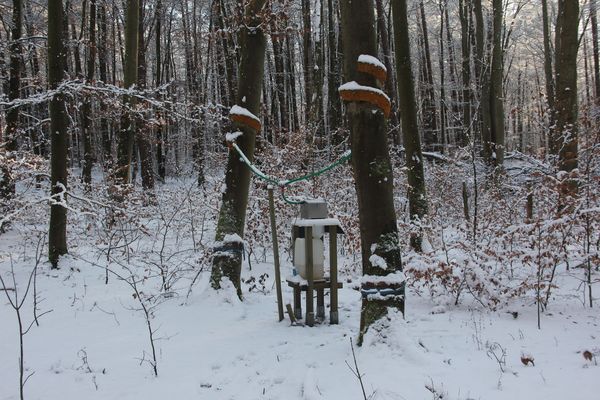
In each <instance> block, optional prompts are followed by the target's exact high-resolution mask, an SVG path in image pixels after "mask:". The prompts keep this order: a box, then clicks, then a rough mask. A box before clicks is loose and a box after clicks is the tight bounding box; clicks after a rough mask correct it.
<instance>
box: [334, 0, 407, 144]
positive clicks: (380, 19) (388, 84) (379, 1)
mask: <svg viewBox="0 0 600 400" xmlns="http://www.w3.org/2000/svg"><path fill="white" fill-rule="evenodd" d="M376 7H377V30H378V31H379V35H380V36H381V51H382V53H383V64H384V65H385V68H386V69H387V70H388V78H387V80H386V81H385V90H386V92H387V93H389V94H390V98H391V99H392V101H393V102H394V103H395V104H394V105H393V106H392V113H391V115H390V124H391V125H392V129H391V131H390V134H391V135H392V139H393V143H394V144H395V145H398V144H399V143H400V140H399V139H400V138H399V134H400V129H399V128H398V125H399V124H400V120H399V117H398V90H397V87H396V85H395V82H394V74H393V70H392V65H393V63H392V51H391V49H390V35H389V30H388V27H387V23H386V21H385V9H384V7H383V0H376ZM336 97H337V96H336Z"/></svg>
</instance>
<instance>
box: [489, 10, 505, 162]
mask: <svg viewBox="0 0 600 400" xmlns="http://www.w3.org/2000/svg"><path fill="white" fill-rule="evenodd" d="M502 14H503V10H502V0H493V18H494V23H493V33H492V38H493V39H492V71H491V77H490V83H491V85H490V99H489V101H490V110H491V128H492V132H491V137H492V154H491V156H492V159H491V160H489V161H491V162H492V163H493V164H494V165H495V166H501V165H502V164H503V163H504V144H505V143H504V142H505V139H504V135H505V134H504V89H503V87H502V81H503V72H502V71H503V53H504V50H503V48H502V25H503V17H502Z"/></svg>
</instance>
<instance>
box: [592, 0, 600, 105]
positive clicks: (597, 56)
mask: <svg viewBox="0 0 600 400" xmlns="http://www.w3.org/2000/svg"><path fill="white" fill-rule="evenodd" d="M590 17H591V24H592V51H593V56H594V83H595V85H594V97H595V98H596V104H598V105H600V50H599V49H598V46H599V45H600V44H599V43H598V15H597V9H596V0H590Z"/></svg>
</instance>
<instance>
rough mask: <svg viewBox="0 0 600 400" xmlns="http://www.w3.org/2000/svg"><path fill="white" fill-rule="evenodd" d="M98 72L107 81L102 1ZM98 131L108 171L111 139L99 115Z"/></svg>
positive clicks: (105, 30)
mask: <svg viewBox="0 0 600 400" xmlns="http://www.w3.org/2000/svg"><path fill="white" fill-rule="evenodd" d="M98 32H99V38H98V64H99V65H98V72H99V73H100V80H101V81H102V82H103V83H109V82H108V26H107V24H106V7H105V5H104V2H103V1H102V2H101V3H100V7H99V12H98ZM100 133H101V135H102V152H103V158H104V169H105V170H106V171H109V170H110V168H111V165H112V141H111V137H110V136H111V135H110V128H109V122H108V119H107V118H106V117H104V116H102V117H100Z"/></svg>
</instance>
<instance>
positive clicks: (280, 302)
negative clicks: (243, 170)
mask: <svg viewBox="0 0 600 400" xmlns="http://www.w3.org/2000/svg"><path fill="white" fill-rule="evenodd" d="M267 191H268V192H269V214H270V215H271V236H272V237H273V261H274V263H275V288H276V290H277V311H278V312H279V321H280V322H281V321H283V319H284V316H283V296H282V294H281V270H280V267H279V243H278V241H277V224H276V223H275V201H274V200H273V186H271V185H269V187H268V188H267Z"/></svg>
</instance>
